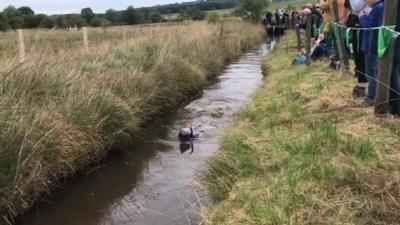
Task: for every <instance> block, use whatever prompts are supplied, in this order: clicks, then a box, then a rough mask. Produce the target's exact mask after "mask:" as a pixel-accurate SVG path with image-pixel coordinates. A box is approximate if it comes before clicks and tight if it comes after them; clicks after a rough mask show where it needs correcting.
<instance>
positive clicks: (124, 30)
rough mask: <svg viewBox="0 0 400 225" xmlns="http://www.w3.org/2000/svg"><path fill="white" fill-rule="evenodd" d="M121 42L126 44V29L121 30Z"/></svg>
mask: <svg viewBox="0 0 400 225" xmlns="http://www.w3.org/2000/svg"><path fill="white" fill-rule="evenodd" d="M122 41H123V42H124V43H125V42H126V29H125V28H122Z"/></svg>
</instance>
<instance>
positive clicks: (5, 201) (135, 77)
mask: <svg viewBox="0 0 400 225" xmlns="http://www.w3.org/2000/svg"><path fill="white" fill-rule="evenodd" d="M152 29H154V30H153V31H154V32H151V35H148V36H143V37H142V38H137V39H134V40H130V41H128V42H127V43H118V44H115V43H112V42H104V43H101V44H98V45H96V46H92V48H91V52H90V53H89V54H84V53H82V52H81V51H80V50H79V49H76V50H72V51H67V50H66V51H65V52H57V54H37V55H34V56H32V58H30V59H29V60H28V62H27V63H25V64H23V65H20V66H16V67H14V66H15V65H14V64H13V61H14V60H13V59H12V58H7V56H5V55H2V58H1V59H0V60H1V61H2V65H4V64H6V65H5V66H4V67H3V68H13V69H9V70H6V71H4V70H3V71H2V72H1V81H0V90H1V98H0V128H1V129H0V137H1V138H0V146H1V147H0V199H1V201H0V214H1V218H2V221H1V224H3V223H12V221H13V218H16V217H17V216H20V215H22V214H23V213H24V212H26V211H27V210H28V209H29V208H30V207H31V206H32V204H33V203H34V202H35V201H37V200H38V199H39V198H40V196H41V195H42V194H43V193H46V192H49V191H51V190H52V188H54V186H55V185H56V184H57V183H58V181H59V180H61V179H63V178H65V177H69V176H72V175H73V174H75V173H77V172H79V171H82V170H84V169H87V166H88V165H91V164H93V163H96V162H97V161H99V160H100V159H102V158H103V157H104V155H105V153H106V152H107V151H108V150H109V149H112V148H119V149H125V148H127V146H131V145H132V144H134V139H135V137H136V136H137V135H138V134H139V132H140V129H141V127H142V126H143V124H144V123H145V122H146V121H147V120H149V119H153V118H156V117H159V116H162V114H163V113H164V112H167V111H173V110H175V109H176V108H177V107H178V106H179V105H180V104H181V103H182V102H185V101H187V100H189V99H190V98H192V97H193V96H194V95H196V94H198V93H199V92H200V91H201V89H202V87H203V86H204V85H205V84H206V82H207V79H208V78H210V77H212V76H213V75H215V74H217V73H218V72H219V71H220V70H221V69H223V68H224V66H225V65H226V63H227V62H229V61H231V60H233V59H235V58H237V57H238V56H240V55H241V54H242V53H243V52H245V51H246V50H248V49H249V48H251V47H252V46H255V45H256V44H259V43H260V42H261V41H262V39H263V30H262V27H259V26H255V25H250V24H247V23H239V22H229V23H227V24H225V26H224V31H223V35H222V39H221V38H220V37H221V35H220V25H218V24H207V23H190V24H187V25H177V26H173V27H168V29H166V28H162V27H160V28H158V29H157V28H156V29H155V28H152Z"/></svg>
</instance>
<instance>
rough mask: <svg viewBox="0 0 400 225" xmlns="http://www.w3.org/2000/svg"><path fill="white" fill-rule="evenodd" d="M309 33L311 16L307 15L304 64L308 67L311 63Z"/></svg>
mask: <svg viewBox="0 0 400 225" xmlns="http://www.w3.org/2000/svg"><path fill="white" fill-rule="evenodd" d="M311 31H312V17H311V15H307V30H306V54H307V62H306V64H307V65H308V66H309V65H310V63H311Z"/></svg>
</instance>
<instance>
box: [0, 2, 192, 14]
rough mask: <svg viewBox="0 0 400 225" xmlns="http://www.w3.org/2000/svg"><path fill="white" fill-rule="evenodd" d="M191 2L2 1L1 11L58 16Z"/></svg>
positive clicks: (0, 4) (0, 3)
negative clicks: (11, 8) (28, 9)
mask: <svg viewBox="0 0 400 225" xmlns="http://www.w3.org/2000/svg"><path fill="white" fill-rule="evenodd" d="M189 1H191V0H0V10H3V9H4V8H5V7H7V6H9V5H14V6H15V7H20V6H29V7H31V8H32V9H33V11H35V13H46V14H57V13H79V12H80V11H81V9H82V8H85V7H90V8H92V9H93V11H94V12H96V13H103V12H105V11H106V10H107V9H110V8H113V9H117V10H120V9H126V8H127V7H128V6H130V5H133V6H134V7H135V8H137V7H142V6H153V5H162V4H168V3H175V2H189Z"/></svg>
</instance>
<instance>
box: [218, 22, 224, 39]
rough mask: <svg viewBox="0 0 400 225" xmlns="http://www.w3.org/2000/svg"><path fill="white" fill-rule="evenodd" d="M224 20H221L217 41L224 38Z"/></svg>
mask: <svg viewBox="0 0 400 225" xmlns="http://www.w3.org/2000/svg"><path fill="white" fill-rule="evenodd" d="M224 23H225V21H224V19H221V28H220V31H219V39H220V40H222V38H223V37H224Z"/></svg>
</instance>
